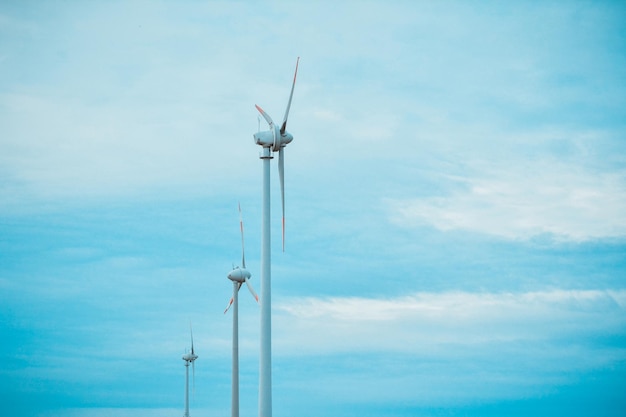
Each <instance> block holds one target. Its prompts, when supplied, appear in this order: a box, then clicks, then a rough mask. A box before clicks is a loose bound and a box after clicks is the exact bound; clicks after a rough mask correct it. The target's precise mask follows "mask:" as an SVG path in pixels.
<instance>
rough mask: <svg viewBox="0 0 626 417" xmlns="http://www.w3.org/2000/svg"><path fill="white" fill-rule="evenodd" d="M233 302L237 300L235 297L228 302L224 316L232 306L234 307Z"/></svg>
mask: <svg viewBox="0 0 626 417" xmlns="http://www.w3.org/2000/svg"><path fill="white" fill-rule="evenodd" d="M233 301H235V299H234V298H233V297H231V298H230V301H229V302H228V305H227V306H226V310H224V314H226V312H227V311H228V309H229V308H230V306H232V305H233Z"/></svg>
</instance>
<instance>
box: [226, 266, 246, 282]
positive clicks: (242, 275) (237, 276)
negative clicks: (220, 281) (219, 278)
mask: <svg viewBox="0 0 626 417" xmlns="http://www.w3.org/2000/svg"><path fill="white" fill-rule="evenodd" d="M250 277H251V275H250V272H249V271H248V270H247V269H243V268H235V269H233V270H232V271H230V272H229V273H228V279H229V280H231V281H237V282H244V281H245V280H246V279H249V278H250Z"/></svg>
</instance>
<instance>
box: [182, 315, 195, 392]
mask: <svg viewBox="0 0 626 417" xmlns="http://www.w3.org/2000/svg"><path fill="white" fill-rule="evenodd" d="M189 332H190V334H191V352H190V353H185V354H184V355H183V360H184V361H185V362H187V364H191V370H192V374H193V391H194V392H195V391H196V362H195V361H196V359H198V355H196V352H195V351H194V348H193V329H192V328H191V323H189Z"/></svg>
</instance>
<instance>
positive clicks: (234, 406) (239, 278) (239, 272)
mask: <svg viewBox="0 0 626 417" xmlns="http://www.w3.org/2000/svg"><path fill="white" fill-rule="evenodd" d="M239 228H240V229H241V267H235V268H233V270H232V271H230V272H229V273H228V279H229V280H231V281H232V282H233V296H232V298H231V299H230V301H229V302H228V305H227V306H226V310H224V314H226V312H227V311H228V309H229V308H230V307H231V306H232V307H233V382H232V396H231V416H232V417H239V289H240V288H241V285H242V284H243V283H244V282H245V283H246V286H247V287H248V289H249V290H250V293H251V294H252V296H253V297H254V299H255V300H256V301H257V303H258V302H259V296H258V295H257V294H256V292H254V289H253V288H252V285H250V276H251V274H250V272H249V271H248V270H247V269H246V254H245V252H244V243H243V218H242V217H241V205H240V206H239Z"/></svg>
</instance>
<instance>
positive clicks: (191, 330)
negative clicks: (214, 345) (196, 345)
mask: <svg viewBox="0 0 626 417" xmlns="http://www.w3.org/2000/svg"><path fill="white" fill-rule="evenodd" d="M189 332H190V333H191V354H192V355H193V354H194V352H193V329H192V328H191V321H190V322H189Z"/></svg>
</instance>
